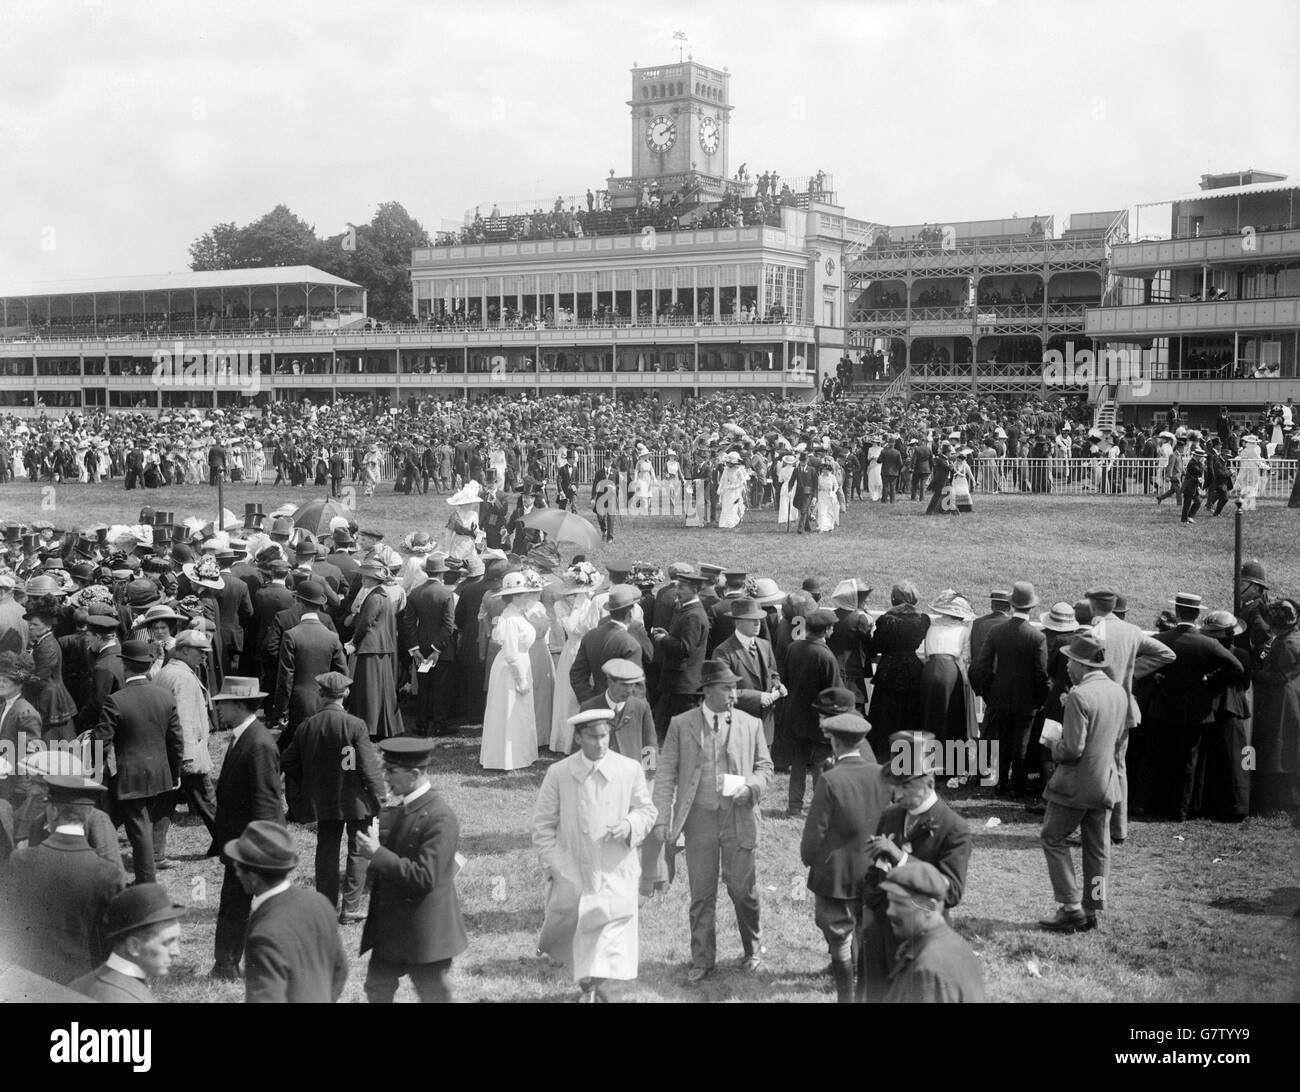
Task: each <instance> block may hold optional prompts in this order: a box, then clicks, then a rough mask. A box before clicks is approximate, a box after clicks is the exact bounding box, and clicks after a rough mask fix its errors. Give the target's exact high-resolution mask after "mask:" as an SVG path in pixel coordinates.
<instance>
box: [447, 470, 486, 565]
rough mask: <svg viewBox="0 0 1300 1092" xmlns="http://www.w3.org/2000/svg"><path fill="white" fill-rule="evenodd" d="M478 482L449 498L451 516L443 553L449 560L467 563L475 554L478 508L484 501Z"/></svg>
mask: <svg viewBox="0 0 1300 1092" xmlns="http://www.w3.org/2000/svg"><path fill="white" fill-rule="evenodd" d="M480 489H481V487H480V486H479V484H478V482H476V481H470V482H469V484H467V485H466V486H465V488H464V489H461V490H460V491H459V492H457V493H453V494H452V495H451V496H450V497H448V498H447V503H448V504H449V505H450V506H451V515H450V516H449V517H448V518H447V533H446V535H445V536H444V538H443V543H442V548H443V553H445V554H446V555H447V557H449V558H455V559H456V560H458V561H466V560H468V559H469V557H470V556H471V555H472V554H473V553H474V543H475V542H476V541H478V537H479V534H480V533H481V532H480V531H479V526H478V506H479V504H480V502H481V501H482V500H483V496H482V493H481V492H480Z"/></svg>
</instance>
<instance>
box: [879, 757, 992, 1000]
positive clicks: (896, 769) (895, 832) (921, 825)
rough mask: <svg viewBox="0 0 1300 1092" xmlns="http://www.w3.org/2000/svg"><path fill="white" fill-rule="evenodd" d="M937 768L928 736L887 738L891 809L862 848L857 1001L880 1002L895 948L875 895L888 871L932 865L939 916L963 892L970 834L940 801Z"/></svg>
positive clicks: (937, 759)
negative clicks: (864, 869) (939, 893)
mask: <svg viewBox="0 0 1300 1092" xmlns="http://www.w3.org/2000/svg"><path fill="white" fill-rule="evenodd" d="M939 768H940V756H939V752H938V744H937V741H936V740H935V737H934V736H933V735H931V734H930V733H929V732H895V733H894V734H893V735H892V736H890V738H889V764H888V765H887V766H886V767H885V776H886V777H887V778H888V779H889V781H890V783H891V784H892V786H893V795H894V803H893V804H892V805H890V806H889V807H888V808H886V809H885V813H884V814H883V815H882V816H881V817H880V824H879V826H878V827H877V828H876V836H875V837H874V838H872V839H871V840H870V841H869V842H868V843H867V854H868V856H870V857H871V858H872V861H873V867H872V868H871V869H870V870H869V871H868V873H867V884H866V890H865V892H864V894H863V896H862V903H863V915H862V933H861V936H860V937H859V941H858V987H857V991H858V997H859V998H860V999H864V1000H866V1001H868V1002H877V1001H881V1000H883V999H884V995H885V991H886V988H887V986H888V982H889V972H890V970H891V969H892V968H893V966H894V962H895V960H894V956H895V949H896V944H895V943H894V939H893V937H892V936H891V934H890V930H889V925H888V922H887V920H886V915H885V911H886V909H887V905H888V899H887V898H886V894H885V892H884V891H882V890H881V889H880V883H881V881H882V880H883V879H884V878H885V877H886V876H887V875H888V873H889V872H890V870H891V869H893V868H897V867H898V866H899V865H901V864H904V863H906V862H907V861H909V860H912V859H916V860H920V861H925V862H926V863H927V864H931V865H934V867H935V868H937V869H938V870H939V872H940V873H941V874H942V875H943V877H944V879H945V880H946V882H947V887H946V889H945V892H944V896H943V899H942V902H943V908H944V913H945V914H946V913H947V911H948V910H949V909H950V908H952V907H954V906H956V905H957V904H958V903H959V902H960V901H961V897H962V894H963V892H964V891H965V890H966V869H967V866H968V865H969V863H970V852H971V834H970V828H969V827H968V826H967V825H966V820H965V819H963V818H962V817H961V816H960V815H958V814H957V813H956V812H955V811H953V810H952V809H951V808H950V807H948V805H947V804H945V803H944V802H943V801H942V800H940V799H939V796H938V794H937V793H936V792H935V791H934V775H935V772H936V771H937V770H938V769H939Z"/></svg>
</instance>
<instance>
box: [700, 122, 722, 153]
mask: <svg viewBox="0 0 1300 1092" xmlns="http://www.w3.org/2000/svg"><path fill="white" fill-rule="evenodd" d="M721 141H722V134H721V133H720V132H719V131H718V123H717V122H716V121H714V120H713V119H712V118H705V119H704V120H703V121H701V122H700V147H701V148H703V149H704V154H705V155H712V154H713V153H714V152H716V151H717V150H718V144H719V143H721Z"/></svg>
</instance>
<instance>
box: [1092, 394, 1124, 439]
mask: <svg viewBox="0 0 1300 1092" xmlns="http://www.w3.org/2000/svg"><path fill="white" fill-rule="evenodd" d="M1118 393H1119V392H1118V391H1117V390H1116V389H1115V388H1114V387H1112V386H1109V385H1108V386H1104V387H1102V388H1100V389H1099V390H1098V392H1097V406H1096V408H1095V409H1094V410H1093V412H1092V427H1093V428H1099V429H1103V430H1105V429H1112V430H1113V429H1115V428H1117V427H1118V424H1119V400H1118V398H1117V395H1118Z"/></svg>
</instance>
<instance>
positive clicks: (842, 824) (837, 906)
mask: <svg viewBox="0 0 1300 1092" xmlns="http://www.w3.org/2000/svg"><path fill="white" fill-rule="evenodd" d="M849 700H850V703H851V702H852V697H851V696H850V699H849ZM851 708H852V705H851V704H850V709H851ZM822 731H823V732H824V733H825V734H826V737H827V738H828V739H829V740H830V743H831V754H832V758H833V759H834V762H835V764H834V765H833V766H832V767H831V768H830V769H829V770H827V771H826V772H825V773H824V774H822V776H821V779H820V780H819V781H818V782H817V784H816V785H815V786H814V787H813V798H812V806H811V807H810V808H809V810H808V818H807V820H806V821H805V823H804V828H803V838H802V840H801V841H800V843H799V856H800V857H801V858H802V860H803V863H804V864H805V865H806V866H807V867H808V870H809V871H808V890H809V891H811V892H812V893H813V896H814V920H815V921H816V922H817V927H818V928H819V929H820V930H821V931H822V936H824V937H825V938H826V944H827V946H828V947H829V948H830V954H831V974H832V976H833V977H834V979H835V995H836V1000H837V1001H839V1002H840V1003H841V1004H851V1003H852V1002H853V1000H854V973H855V972H854V958H853V956H854V952H853V945H854V940H855V938H856V936H857V933H858V930H859V928H860V924H861V919H862V895H863V892H864V890H865V889H866V881H867V871H868V869H869V868H870V867H871V858H870V857H869V856H868V855H867V843H868V842H869V841H870V840H871V838H872V836H873V835H874V834H875V833H876V829H877V827H878V826H879V825H880V817H881V815H883V814H884V811H885V809H886V808H887V807H889V805H890V802H891V799H892V791H891V789H890V786H889V783H888V782H887V781H886V780H885V776H884V771H883V770H882V769H881V768H880V765H879V763H877V762H876V756H875V755H874V754H873V753H872V752H871V750H870V749H868V748H864V747H863V746H862V742H863V740H865V739H866V738H867V733H868V732H870V731H871V725H870V724H869V723H867V721H866V720H864V719H863V718H862V717H859V716H856V715H854V714H853V713H852V712H847V713H841V714H839V715H837V716H832V717H826V718H825V719H824V720H823V721H822Z"/></svg>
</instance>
